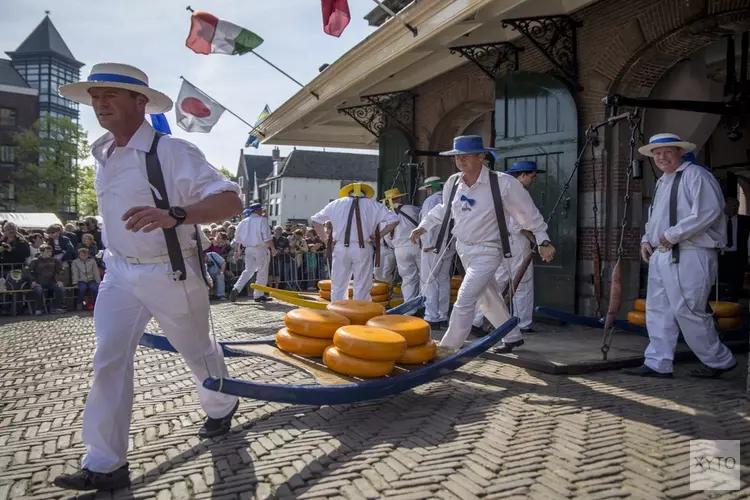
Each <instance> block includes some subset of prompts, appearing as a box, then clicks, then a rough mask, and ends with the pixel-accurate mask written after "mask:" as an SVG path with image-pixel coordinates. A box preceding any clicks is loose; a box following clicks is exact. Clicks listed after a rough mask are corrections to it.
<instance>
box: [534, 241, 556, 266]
mask: <svg viewBox="0 0 750 500" xmlns="http://www.w3.org/2000/svg"><path fill="white" fill-rule="evenodd" d="M538 249H539V256H540V257H541V258H542V260H543V261H544V262H552V259H554V258H555V247H553V246H552V245H551V244H550V245H547V246H545V247H543V246H540V247H538Z"/></svg>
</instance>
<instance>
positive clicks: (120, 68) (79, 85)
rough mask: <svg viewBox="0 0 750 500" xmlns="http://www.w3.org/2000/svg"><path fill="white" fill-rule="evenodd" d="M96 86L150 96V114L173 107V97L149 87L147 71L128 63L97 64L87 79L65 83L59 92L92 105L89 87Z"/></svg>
mask: <svg viewBox="0 0 750 500" xmlns="http://www.w3.org/2000/svg"><path fill="white" fill-rule="evenodd" d="M96 87H99V88H103V87H109V88H118V89H125V90H132V91H133V92H138V93H139V94H143V95H144V96H146V98H148V104H147V105H146V113H148V114H154V115H156V114H160V113H166V112H167V111H169V110H170V109H172V99H170V98H169V96H167V95H166V94H163V93H161V92H159V91H158V90H154V89H152V88H151V87H149V86H148V77H147V76H146V73H144V72H143V71H141V70H139V69H138V68H135V67H133V66H129V65H127V64H119V63H101V64H95V65H94V67H92V68H91V74H90V75H89V77H88V78H87V79H86V80H84V81H80V82H75V83H69V84H67V85H63V86H61V87H60V89H59V93H60V95H61V96H63V97H65V98H66V99H70V100H71V101H75V102H78V103H81V104H85V105H87V106H91V96H90V95H89V89H92V88H96Z"/></svg>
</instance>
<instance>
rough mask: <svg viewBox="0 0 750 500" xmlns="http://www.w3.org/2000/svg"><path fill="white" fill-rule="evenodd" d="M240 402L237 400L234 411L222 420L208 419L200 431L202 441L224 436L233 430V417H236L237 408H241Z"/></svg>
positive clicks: (199, 435)
mask: <svg viewBox="0 0 750 500" xmlns="http://www.w3.org/2000/svg"><path fill="white" fill-rule="evenodd" d="M239 406H240V402H239V400H237V404H236V405H234V408H232V411H230V412H229V414H228V415H226V416H224V417H222V418H211V417H208V418H206V421H205V422H204V423H203V426H202V427H201V428H200V430H199V431H198V437H200V438H201V439H208V438H212V437H217V436H222V435H224V434H226V433H227V432H229V430H230V429H231V428H232V417H233V416H234V414H235V412H236V411H237V408H239Z"/></svg>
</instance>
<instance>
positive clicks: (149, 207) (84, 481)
mask: <svg viewBox="0 0 750 500" xmlns="http://www.w3.org/2000/svg"><path fill="white" fill-rule="evenodd" d="M60 94H61V95H63V96H64V97H66V98H68V99H70V100H72V101H75V102H79V103H81V104H86V105H90V106H93V108H94V111H95V112H96V117H97V119H98V121H99V124H100V125H101V126H102V127H103V128H105V129H106V130H108V131H109V132H107V134H105V135H104V136H102V137H100V138H99V139H97V140H96V141H95V142H94V143H93V144H92V147H91V151H92V156H93V157H94V159H95V160H96V164H97V171H96V180H95V187H96V195H97V201H98V204H99V213H100V214H101V216H102V218H103V220H104V233H103V239H104V242H105V246H106V252H105V255H104V260H105V262H106V265H107V273H106V274H105V275H104V280H103V281H102V283H101V287H100V288H99V294H98V298H97V301H96V306H95V309H94V323H95V326H96V352H95V354H94V361H93V370H94V379H93V382H92V384H91V390H90V392H89V395H88V398H87V399H86V408H85V410H84V413H83V433H82V440H83V443H84V444H85V445H86V455H85V457H84V458H83V463H82V469H81V470H79V471H77V472H75V473H73V474H63V475H61V476H58V477H57V478H56V479H55V485H57V486H59V487H61V488H67V489H74V490H98V489H103V490H112V489H118V488H123V487H126V486H128V485H129V484H130V477H129V470H128V462H127V460H126V455H127V451H128V437H129V429H130V419H131V412H132V406H133V356H134V355H135V351H136V348H137V347H138V342H139V340H140V338H141V335H142V334H143V331H144V329H145V328H146V324H147V323H148V322H149V320H151V318H155V319H156V320H157V321H158V322H159V324H160V325H161V327H162V329H163V330H164V334H165V335H166V336H167V337H168V339H169V342H170V343H171V344H172V345H173V346H174V347H175V348H176V349H177V351H178V352H179V353H180V354H181V355H182V357H183V359H184V360H185V362H186V364H187V365H188V366H189V367H190V369H191V370H192V372H193V375H194V378H195V382H196V387H197V391H198V396H199V398H200V403H201V407H202V408H203V410H204V411H205V412H206V414H207V416H208V418H207V420H206V422H205V424H204V425H203V427H202V428H201V429H200V431H199V433H198V434H199V436H201V437H202V438H207V437H213V436H218V435H221V434H224V433H226V432H228V431H229V429H230V427H231V420H232V415H233V414H234V412H235V411H236V410H237V406H238V405H239V402H238V400H237V398H236V397H234V396H229V395H227V394H221V393H218V392H214V391H209V390H207V389H205V388H203V385H202V382H203V381H204V380H205V379H206V378H208V377H224V376H227V368H226V364H225V362H224V358H223V356H222V350H221V347H220V346H219V345H218V344H217V343H215V342H213V340H212V339H211V336H210V334H209V303H208V293H207V291H208V287H207V284H206V281H205V279H204V276H203V271H204V266H203V256H202V255H200V251H199V248H198V244H197V242H196V235H197V232H198V230H197V227H196V225H197V224H203V223H209V222H211V221H215V220H223V219H226V218H229V217H232V216H234V215H236V214H238V213H239V212H240V211H241V209H242V202H241V200H240V198H239V196H238V194H239V192H240V189H239V186H237V185H236V184H234V183H233V182H230V181H228V180H227V179H226V178H225V177H224V176H223V175H221V173H219V171H218V170H217V169H216V168H214V167H213V166H212V165H211V164H209V163H208V162H207V161H206V158H205V157H204V156H203V154H202V153H201V152H200V150H199V149H198V148H197V147H195V146H194V145H193V144H191V143H189V142H186V141H183V140H181V139H176V138H174V137H171V136H169V135H162V134H157V133H156V132H155V131H154V129H153V128H152V126H151V125H150V124H149V123H148V122H147V121H146V120H145V115H146V113H149V114H159V113H164V112H166V111H168V110H169V109H171V108H172V101H171V99H170V98H169V97H167V96H166V95H164V94H162V93H161V92H158V91H156V90H153V89H151V88H149V85H148V78H147V77H146V75H145V74H144V73H143V72H142V71H140V70H138V69H137V68H134V67H132V66H128V65H124V64H112V63H106V64H96V65H94V66H93V68H92V70H91V75H89V77H88V80H87V81H83V82H77V83H72V84H69V85H64V86H62V87H61V88H60ZM165 207H166V208H165Z"/></svg>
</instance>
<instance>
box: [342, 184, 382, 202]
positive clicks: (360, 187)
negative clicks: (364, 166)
mask: <svg viewBox="0 0 750 500" xmlns="http://www.w3.org/2000/svg"><path fill="white" fill-rule="evenodd" d="M350 195H353V196H356V197H358V198H359V197H360V196H364V197H366V198H372V197H373V196H375V190H374V189H373V188H372V187H370V186H368V185H367V184H364V183H362V182H355V183H353V184H349V185H348V186H344V187H342V188H341V191H339V198H346V197H348V196H350Z"/></svg>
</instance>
